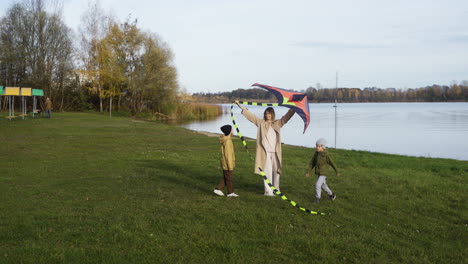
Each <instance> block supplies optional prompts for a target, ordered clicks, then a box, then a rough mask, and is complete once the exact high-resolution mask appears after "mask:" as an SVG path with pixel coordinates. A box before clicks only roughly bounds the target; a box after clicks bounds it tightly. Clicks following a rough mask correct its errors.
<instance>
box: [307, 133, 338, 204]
mask: <svg viewBox="0 0 468 264" xmlns="http://www.w3.org/2000/svg"><path fill="white" fill-rule="evenodd" d="M326 145H327V141H326V140H325V139H323V138H321V139H319V140H317V142H316V143H315V146H316V148H317V151H316V152H315V154H314V157H313V158H312V160H311V161H310V164H309V168H308V170H307V173H306V175H305V176H306V177H309V176H310V171H311V170H312V169H313V168H314V167H315V175H317V177H318V178H317V182H316V183H315V202H316V203H319V202H320V198H321V196H322V189H323V190H325V192H327V193H328V198H329V199H330V200H335V199H336V195H335V194H334V193H333V192H332V191H331V190H330V188H329V187H328V185H327V175H328V168H329V166H332V168H333V169H334V170H335V173H336V175H337V176H339V173H338V168H337V167H336V165H335V163H334V162H333V160H332V159H331V158H330V156H329V155H328V152H327V150H326Z"/></svg>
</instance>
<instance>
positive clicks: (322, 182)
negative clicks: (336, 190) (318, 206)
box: [315, 176, 333, 199]
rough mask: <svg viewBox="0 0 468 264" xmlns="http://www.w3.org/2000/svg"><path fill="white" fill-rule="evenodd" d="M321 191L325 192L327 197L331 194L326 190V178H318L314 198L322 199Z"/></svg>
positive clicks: (328, 189)
mask: <svg viewBox="0 0 468 264" xmlns="http://www.w3.org/2000/svg"><path fill="white" fill-rule="evenodd" d="M322 189H323V190H325V191H326V192H327V193H328V195H332V194H333V192H332V191H331V190H330V188H328V185H327V176H319V177H318V179H317V183H315V197H316V198H317V199H320V197H322Z"/></svg>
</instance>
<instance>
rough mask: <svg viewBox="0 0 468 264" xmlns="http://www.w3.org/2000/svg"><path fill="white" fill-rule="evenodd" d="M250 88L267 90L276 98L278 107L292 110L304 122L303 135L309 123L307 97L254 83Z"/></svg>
mask: <svg viewBox="0 0 468 264" xmlns="http://www.w3.org/2000/svg"><path fill="white" fill-rule="evenodd" d="M252 86H257V87H260V88H264V89H267V90H268V91H270V92H272V93H273V94H274V95H275V96H276V99H278V105H280V106H286V107H289V108H291V109H293V110H294V111H295V112H296V113H297V114H298V115H299V116H300V117H301V118H302V120H304V132H303V133H305V131H306V129H307V127H308V126H309V123H310V112H309V102H307V95H305V94H303V93H298V92H294V91H289V90H286V89H281V88H277V87H273V86H268V85H263V84H259V83H254V84H252Z"/></svg>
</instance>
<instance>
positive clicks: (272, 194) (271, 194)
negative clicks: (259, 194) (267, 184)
mask: <svg viewBox="0 0 468 264" xmlns="http://www.w3.org/2000/svg"><path fill="white" fill-rule="evenodd" d="M264 195H265V196H275V194H274V193H265V194H264Z"/></svg>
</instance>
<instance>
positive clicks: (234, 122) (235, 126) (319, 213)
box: [231, 101, 326, 215]
mask: <svg viewBox="0 0 468 264" xmlns="http://www.w3.org/2000/svg"><path fill="white" fill-rule="evenodd" d="M234 103H235V102H233V103H232V104H231V120H232V124H233V125H234V128H235V129H236V131H237V135H238V136H239V138H240V140H241V141H242V145H244V147H245V149H246V150H247V153H249V156H250V159H251V160H253V161H254V159H253V157H252V154H251V153H250V152H249V148H248V147H247V142H246V141H245V138H244V136H243V135H242V133H241V132H240V130H239V126H238V125H237V124H236V121H235V120H234V113H233V108H234ZM239 103H240V104H245V105H258V106H279V105H280V104H277V103H273V104H270V103H256V102H241V101H239ZM258 169H259V170H260V175H261V176H262V177H263V180H264V181H265V182H266V183H267V184H268V186H269V187H270V188H271V189H272V190H273V193H274V194H275V195H276V196H279V197H281V199H283V200H285V201H288V202H289V204H291V205H292V206H294V207H296V208H298V209H299V210H301V211H303V212H306V213H310V214H313V215H326V213H322V212H316V211H312V210H309V209H307V208H304V207H300V206H299V204H297V203H296V202H294V201H292V200H290V199H288V197H286V195H284V194H283V193H282V192H280V190H278V189H276V187H275V186H273V184H271V182H270V180H268V178H267V176H266V174H265V172H263V170H262V168H261V167H258Z"/></svg>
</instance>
